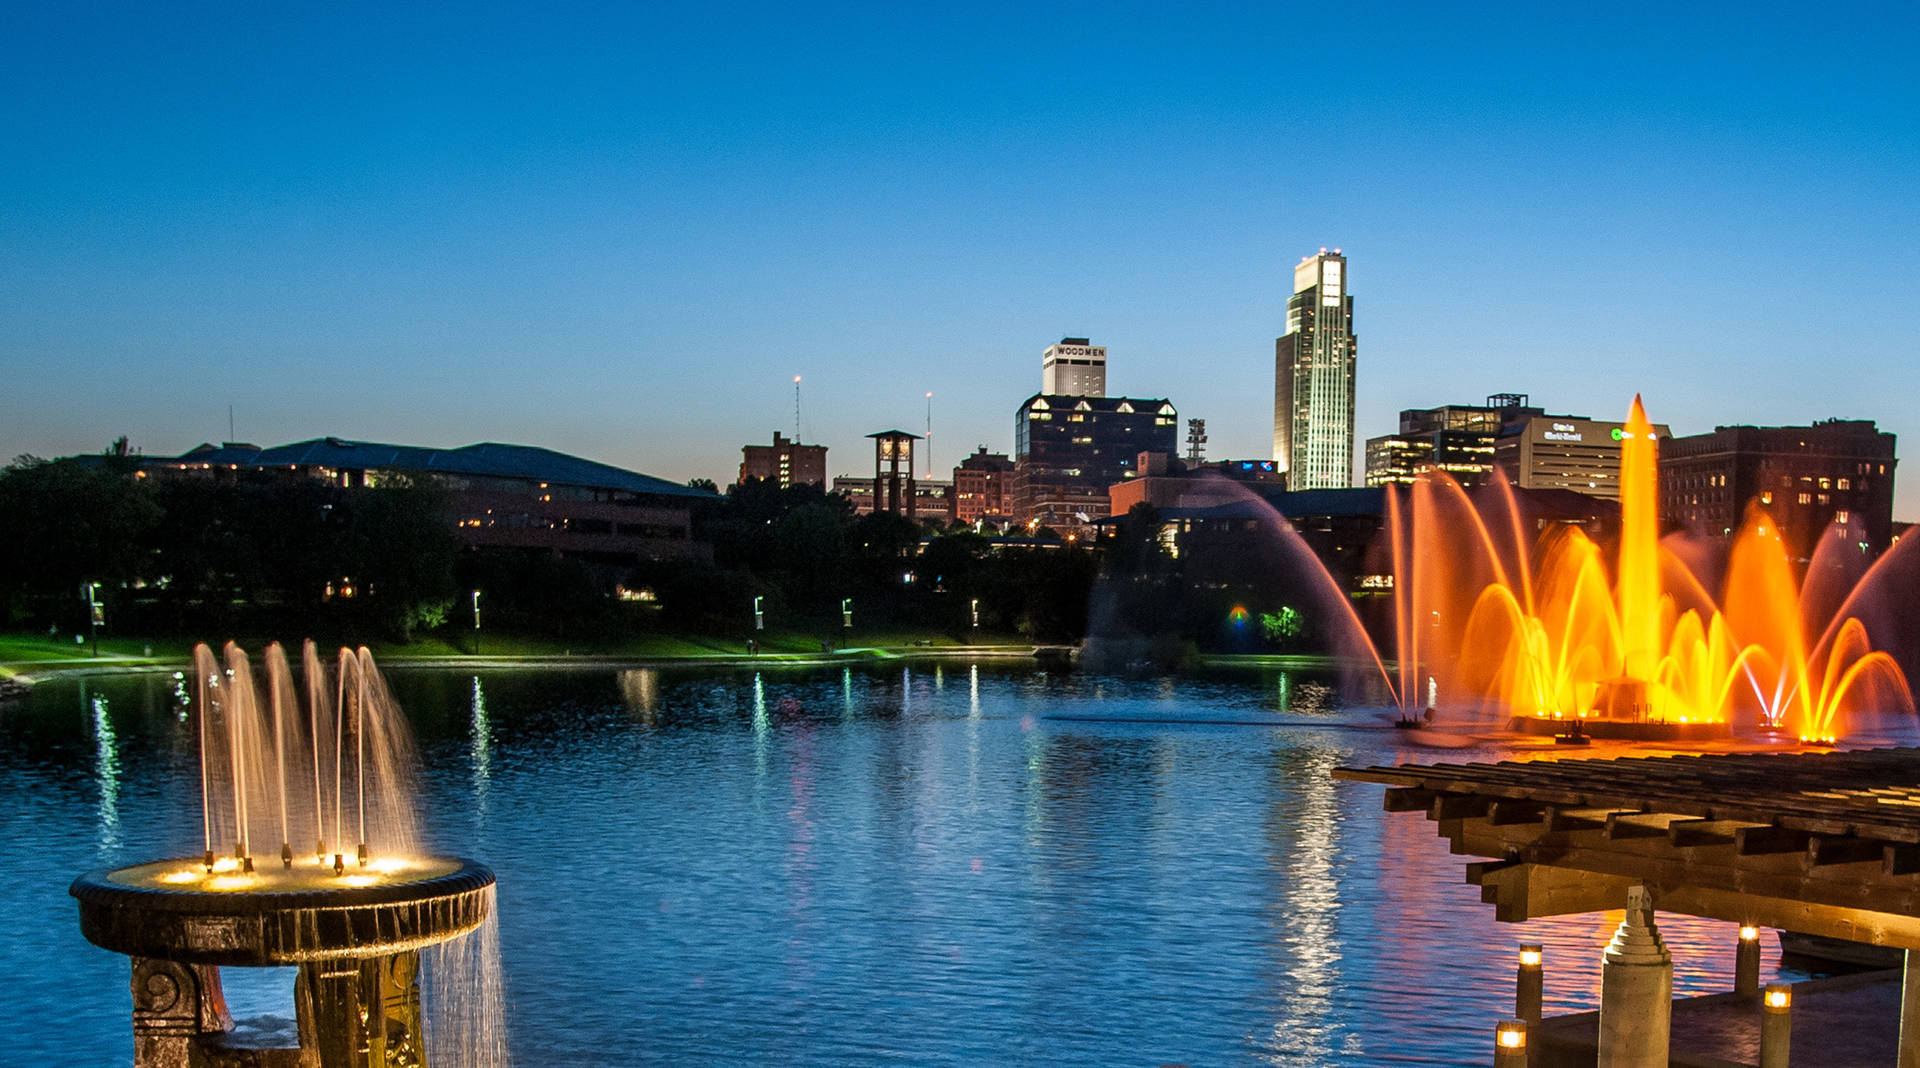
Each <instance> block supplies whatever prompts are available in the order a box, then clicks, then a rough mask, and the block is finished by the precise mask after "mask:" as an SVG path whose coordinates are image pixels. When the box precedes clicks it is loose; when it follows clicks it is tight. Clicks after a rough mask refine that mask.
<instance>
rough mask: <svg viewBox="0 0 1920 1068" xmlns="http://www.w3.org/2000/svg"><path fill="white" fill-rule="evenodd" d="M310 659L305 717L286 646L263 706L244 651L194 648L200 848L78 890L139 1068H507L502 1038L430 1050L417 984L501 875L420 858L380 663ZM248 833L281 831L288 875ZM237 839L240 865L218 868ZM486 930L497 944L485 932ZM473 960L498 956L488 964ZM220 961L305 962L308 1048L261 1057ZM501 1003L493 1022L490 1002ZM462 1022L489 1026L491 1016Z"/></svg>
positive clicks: (479, 914)
mask: <svg viewBox="0 0 1920 1068" xmlns="http://www.w3.org/2000/svg"><path fill="white" fill-rule="evenodd" d="M302 660H303V664H304V666H305V669H306V676H307V677H306V687H305V689H306V694H307V702H306V715H305V716H304V717H302V716H300V715H299V714H297V712H296V711H294V710H295V709H297V706H298V699H297V694H298V692H299V691H298V689H297V688H296V687H295V686H294V684H293V680H292V673H291V670H290V668H289V665H288V663H287V658H286V656H285V653H284V651H283V650H282V649H281V648H280V647H279V646H278V645H274V646H272V647H270V648H269V649H268V650H267V653H266V654H265V659H264V664H265V670H264V675H265V682H266V689H265V694H264V700H263V695H262V693H261V691H260V690H259V688H258V687H257V686H256V683H255V679H254V675H253V670H252V665H251V663H250V662H249V660H248V658H247V656H246V654H245V653H244V652H243V651H242V650H240V649H239V648H238V647H237V646H234V645H232V644H229V645H228V646H227V647H226V649H225V650H224V656H223V657H216V656H215V655H214V654H213V652H212V650H210V649H209V648H207V647H206V646H205V645H201V646H198V647H196V649H195V650H194V670H195V675H196V686H195V693H196V705H195V713H196V718H197V720H198V728H199V739H198V744H199V752H200V758H201V759H200V763H201V767H200V783H201V817H202V821H203V831H202V844H203V847H204V853H203V855H202V856H201V857H199V858H194V859H190V860H166V861H159V862H155V863H148V864H136V865H132V866H130V867H125V868H119V869H115V870H102V871H96V872H91V873H89V874H87V875H85V876H83V877H81V878H80V879H78V880H76V881H75V882H74V884H73V887H72V894H73V896H74V897H75V898H77V899H78V900H79V903H80V926H81V932H82V934H84V935H85V936H86V938H87V939H88V940H89V941H91V942H93V943H94V944H95V945H98V946H101V947H102V948H105V949H110V950H114V951H115V952H119V953H125V954H127V955H129V956H131V957H132V958H133V996H134V1042H135V1061H134V1063H135V1064H136V1066H138V1068H187V1066H189V1065H192V1066H196V1068H198V1066H227V1065H235V1066H237V1065H242V1064H246V1065H263V1064H270V1065H288V1066H293V1065H300V1066H308V1068H314V1066H317V1068H398V1066H400V1065H424V1064H429V1063H431V1064H438V1065H443V1066H444V1065H446V1064H448V1063H450V1062H453V1061H458V1062H460V1063H498V1062H499V1061H500V1060H501V1059H503V1051H502V1050H501V1048H500V1045H499V1043H498V1041H497V1040H495V1039H489V1038H481V1039H475V1038H473V1037H472V1036H462V1035H448V1036H445V1038H444V1040H443V1039H442V1036H440V1034H439V1032H440V1031H442V1030H445V1029H444V1028H434V1029H432V1030H433V1031H434V1032H435V1034H434V1035H433V1036H432V1037H431V1038H430V1036H429V1033H428V1031H429V1029H428V1028H427V1027H426V1023H427V1021H425V1020H424V1019H423V1015H422V1011H421V996H420V978H419V977H420V970H421V969H420V951H421V950H422V949H424V948H427V947H431V946H436V945H441V944H443V943H448V942H450V941H453V940H456V939H461V938H462V937H463V936H467V935H470V934H471V933H473V932H476V931H479V930H481V929H482V928H483V927H485V926H486V925H488V924H489V922H490V918H491V916H492V914H493V901H494V889H493V874H492V872H490V871H488V870H487V869H486V868H485V867H484V866H482V865H480V864H477V863H474V862H473V861H469V860H462V859H459V858H453V857H433V856H423V855H421V854H420V853H419V852H418V849H417V844H416V843H417V841H418V837H419V836H418V829H417V825H416V821H415V818H414V814H413V811H412V807H411V798H412V790H411V783H410V781H409V775H408V769H409V767H410V766H411V759H412V751H411V746H410V743H409V741H408V734H407V731H406V729H405V723H404V720H403V719H402V718H401V717H400V714H399V710H398V708H397V707H396V706H395V705H394V703H393V701H392V698H391V696H390V695H389V694H388V693H387V691H386V687H385V684H384V682H383V681H382V680H381V679H380V676H379V672H378V670H377V669H376V668H375V666H374V663H373V658H372V656H371V654H369V653H368V652H367V650H365V649H360V650H357V651H355V650H347V649H343V650H341V654H340V657H339V661H338V670H337V672H336V673H335V674H334V675H333V676H332V677H331V678H328V677H327V675H326V672H325V671H324V668H323V665H322V662H321V660H320V658H319V656H318V655H317V653H316V652H315V650H314V648H313V645H312V643H311V642H309V643H307V646H306V648H305V650H304V655H303V658H302ZM327 711H330V712H331V713H332V716H331V717H330V718H331V723H329V717H328V716H326V715H325V714H324V712H327ZM329 726H330V727H331V730H328V729H327V728H328V727H329ZM348 765H352V768H351V773H352V776H353V778H352V780H351V782H349V781H348V780H347V779H346V775H347V774H348ZM309 769H311V779H312V785H313V792H312V795H311V797H309V796H308V794H307V791H306V788H305V780H306V778H307V772H308V770H309ZM328 772H331V775H328V774H327V773H328ZM329 778H331V780H332V784H333V790H332V793H331V796H328V793H327V791H326V789H325V785H326V783H327V780H328V779H329ZM349 791H350V793H349ZM349 814H350V815H351V818H352V827H353V829H354V831H355V833H356V836H357V842H356V846H357V848H356V850H355V852H354V854H353V863H352V864H351V866H350V865H349V863H348V862H347V859H346V855H345V852H344V849H343V848H342V846H343V843H344V842H345V839H344V838H343V837H342V833H343V831H344V830H345V829H346V827H347V825H348V824H347V819H348V817H349ZM257 823H258V824H261V828H259V829H264V828H266V827H268V826H271V828H272V830H273V831H275V832H277V834H278V836H279V838H280V859H281V864H280V865H279V866H277V867H276V866H273V865H271V864H268V865H263V866H256V865H255V864H254V858H253V851H252V847H253V838H254V834H255V831H256V826H255V824H257ZM329 823H331V826H332V828H333V837H332V841H333V843H334V847H335V852H334V853H333V854H332V856H331V857H329V856H328V850H327V844H328V839H327V836H326V833H325V832H326V828H327V827H328V825H329ZM308 836H310V837H308ZM296 839H298V840H300V841H308V840H311V841H313V842H315V843H316V848H315V852H314V856H313V858H312V859H311V860H307V859H304V858H303V857H296V856H295V854H294V851H293V848H292V843H293V842H294V841H295V840H296ZM216 843H217V844H218V845H217V847H216ZM228 843H231V844H232V853H231V855H230V856H221V855H219V854H220V853H222V852H224V851H225V850H226V848H227V844H228ZM483 934H484V940H485V941H487V943H488V944H489V945H491V933H490V932H484V933H483ZM473 956H477V957H478V958H480V959H482V960H485V959H490V958H491V952H490V951H489V952H487V953H481V954H477V955H473ZM223 965H228V966H231V965H238V966H254V967H259V966H272V965H295V966H297V967H298V969H299V975H298V979H297V980H296V983H295V997H294V1004H295V1010H296V1015H297V1017H298V1027H299V1036H300V1045H299V1046H298V1047H288V1048H274V1049H260V1048H254V1047H252V1046H249V1045H248V1044H247V1043H246V1042H244V1041H242V1040H241V1039H240V1038H237V1037H236V1036H235V1035H234V1034H233V1024H232V1021H231V1019H230V1018H229V1017H228V1014H227V1012H226V1008H225V1003H224V998H223V996H222V994H221V989H220V977H219V967H220V966H223ZM493 989H494V991H495V993H497V982H495V983H494V984H493ZM491 1003H492V1004H493V1005H494V1006H495V1009H496V1010H497V997H496V998H494V999H493V1000H492V1002H491ZM456 1015H462V1016H463V1017H464V1018H470V1022H472V1023H474V1025H475V1026H476V1027H481V1028H482V1029H486V1030H489V1031H493V1032H497V1030H498V1021H497V1020H495V1019H493V1018H492V1017H493V1016H496V1015H497V1011H495V1012H494V1013H477V1014H476V1013H471V1012H468V1013H464V1014H460V1013H456ZM443 1047H444V1048H447V1049H450V1050H454V1051H455V1052H453V1053H452V1054H451V1055H449V1056H447V1057H441V1056H439V1055H437V1054H436V1053H435V1051H436V1050H438V1049H441V1048H443ZM475 1051H478V1053H477V1054H476V1053H475Z"/></svg>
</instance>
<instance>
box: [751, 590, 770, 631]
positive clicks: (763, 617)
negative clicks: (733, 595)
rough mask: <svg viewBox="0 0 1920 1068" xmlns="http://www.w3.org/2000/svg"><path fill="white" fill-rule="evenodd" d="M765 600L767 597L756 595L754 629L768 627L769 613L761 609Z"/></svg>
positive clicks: (754, 600) (754, 601)
mask: <svg viewBox="0 0 1920 1068" xmlns="http://www.w3.org/2000/svg"><path fill="white" fill-rule="evenodd" d="M765 600H766V598H765V597H755V598H754V599H753V629H754V630H766V629H767V613H766V612H764V611H762V610H761V604H762V602H764V601H765Z"/></svg>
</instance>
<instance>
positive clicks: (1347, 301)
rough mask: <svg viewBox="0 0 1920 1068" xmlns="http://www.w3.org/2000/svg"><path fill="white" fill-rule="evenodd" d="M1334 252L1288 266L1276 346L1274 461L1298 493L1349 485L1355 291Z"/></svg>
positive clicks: (1342, 259)
mask: <svg viewBox="0 0 1920 1068" xmlns="http://www.w3.org/2000/svg"><path fill="white" fill-rule="evenodd" d="M1347 281H1348V279H1347V258H1346V257H1345V256H1343V255H1341V254H1340V250H1339V249H1334V250H1333V251H1332V252H1328V251H1327V250H1326V249H1321V250H1320V252H1319V254H1318V255H1313V256H1307V257H1304V258H1303V259H1301V261H1300V264H1299V266H1297V267H1295V268H1294V269H1293V297H1292V298H1291V299H1289V300H1288V301H1287V332H1286V334H1285V336H1283V337H1281V338H1279V339H1278V340H1276V341H1275V342H1274V351H1273V458H1274V460H1275V461H1276V462H1278V463H1279V464H1280V465H1281V466H1282V467H1284V468H1285V469H1286V472H1287V486H1288V487H1289V488H1291V489H1295V490H1309V489H1344V488H1346V487H1348V486H1351V485H1353V365H1354V355H1355V349H1356V341H1357V339H1356V338H1355V337H1354V333H1353V296H1352V294H1351V293H1349V292H1348V290H1347Z"/></svg>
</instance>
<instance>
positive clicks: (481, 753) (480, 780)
mask: <svg viewBox="0 0 1920 1068" xmlns="http://www.w3.org/2000/svg"><path fill="white" fill-rule="evenodd" d="M467 729H468V732H469V733H470V735H471V736H472V741H471V742H470V743H469V744H468V750H467V756H468V760H469V762H470V763H471V764H472V766H473V808H474V812H475V814H476V815H477V816H478V817H479V821H480V823H481V825H482V826H484V825H485V824H486V820H487V793H488V787H489V786H490V784H491V780H492V779H493V724H492V723H490V722H488V720H487V691H486V690H485V689H484V688H483V687H482V686H481V685H480V676H478V675H475V676H474V677H473V705H472V709H471V711H470V713H469V717H468V724H467Z"/></svg>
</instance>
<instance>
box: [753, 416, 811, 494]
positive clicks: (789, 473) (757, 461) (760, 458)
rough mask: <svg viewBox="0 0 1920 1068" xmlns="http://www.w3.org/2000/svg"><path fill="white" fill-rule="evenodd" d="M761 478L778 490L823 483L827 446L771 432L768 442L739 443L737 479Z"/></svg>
mask: <svg viewBox="0 0 1920 1068" xmlns="http://www.w3.org/2000/svg"><path fill="white" fill-rule="evenodd" d="M750 478H764V479H769V480H771V481H773V482H775V483H777V484H778V485H779V486H780V488H781V489H786V488H787V487H789V486H804V485H813V486H820V487H822V488H824V487H825V486H826V484H827V447H826V446H825V445H802V444H800V443H799V442H797V441H789V440H788V439H786V438H784V437H781V436H780V432H779V431H778V430H776V431H774V432H773V444H771V445H742V446H740V481H742V482H745V481H746V480H748V479H750Z"/></svg>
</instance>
